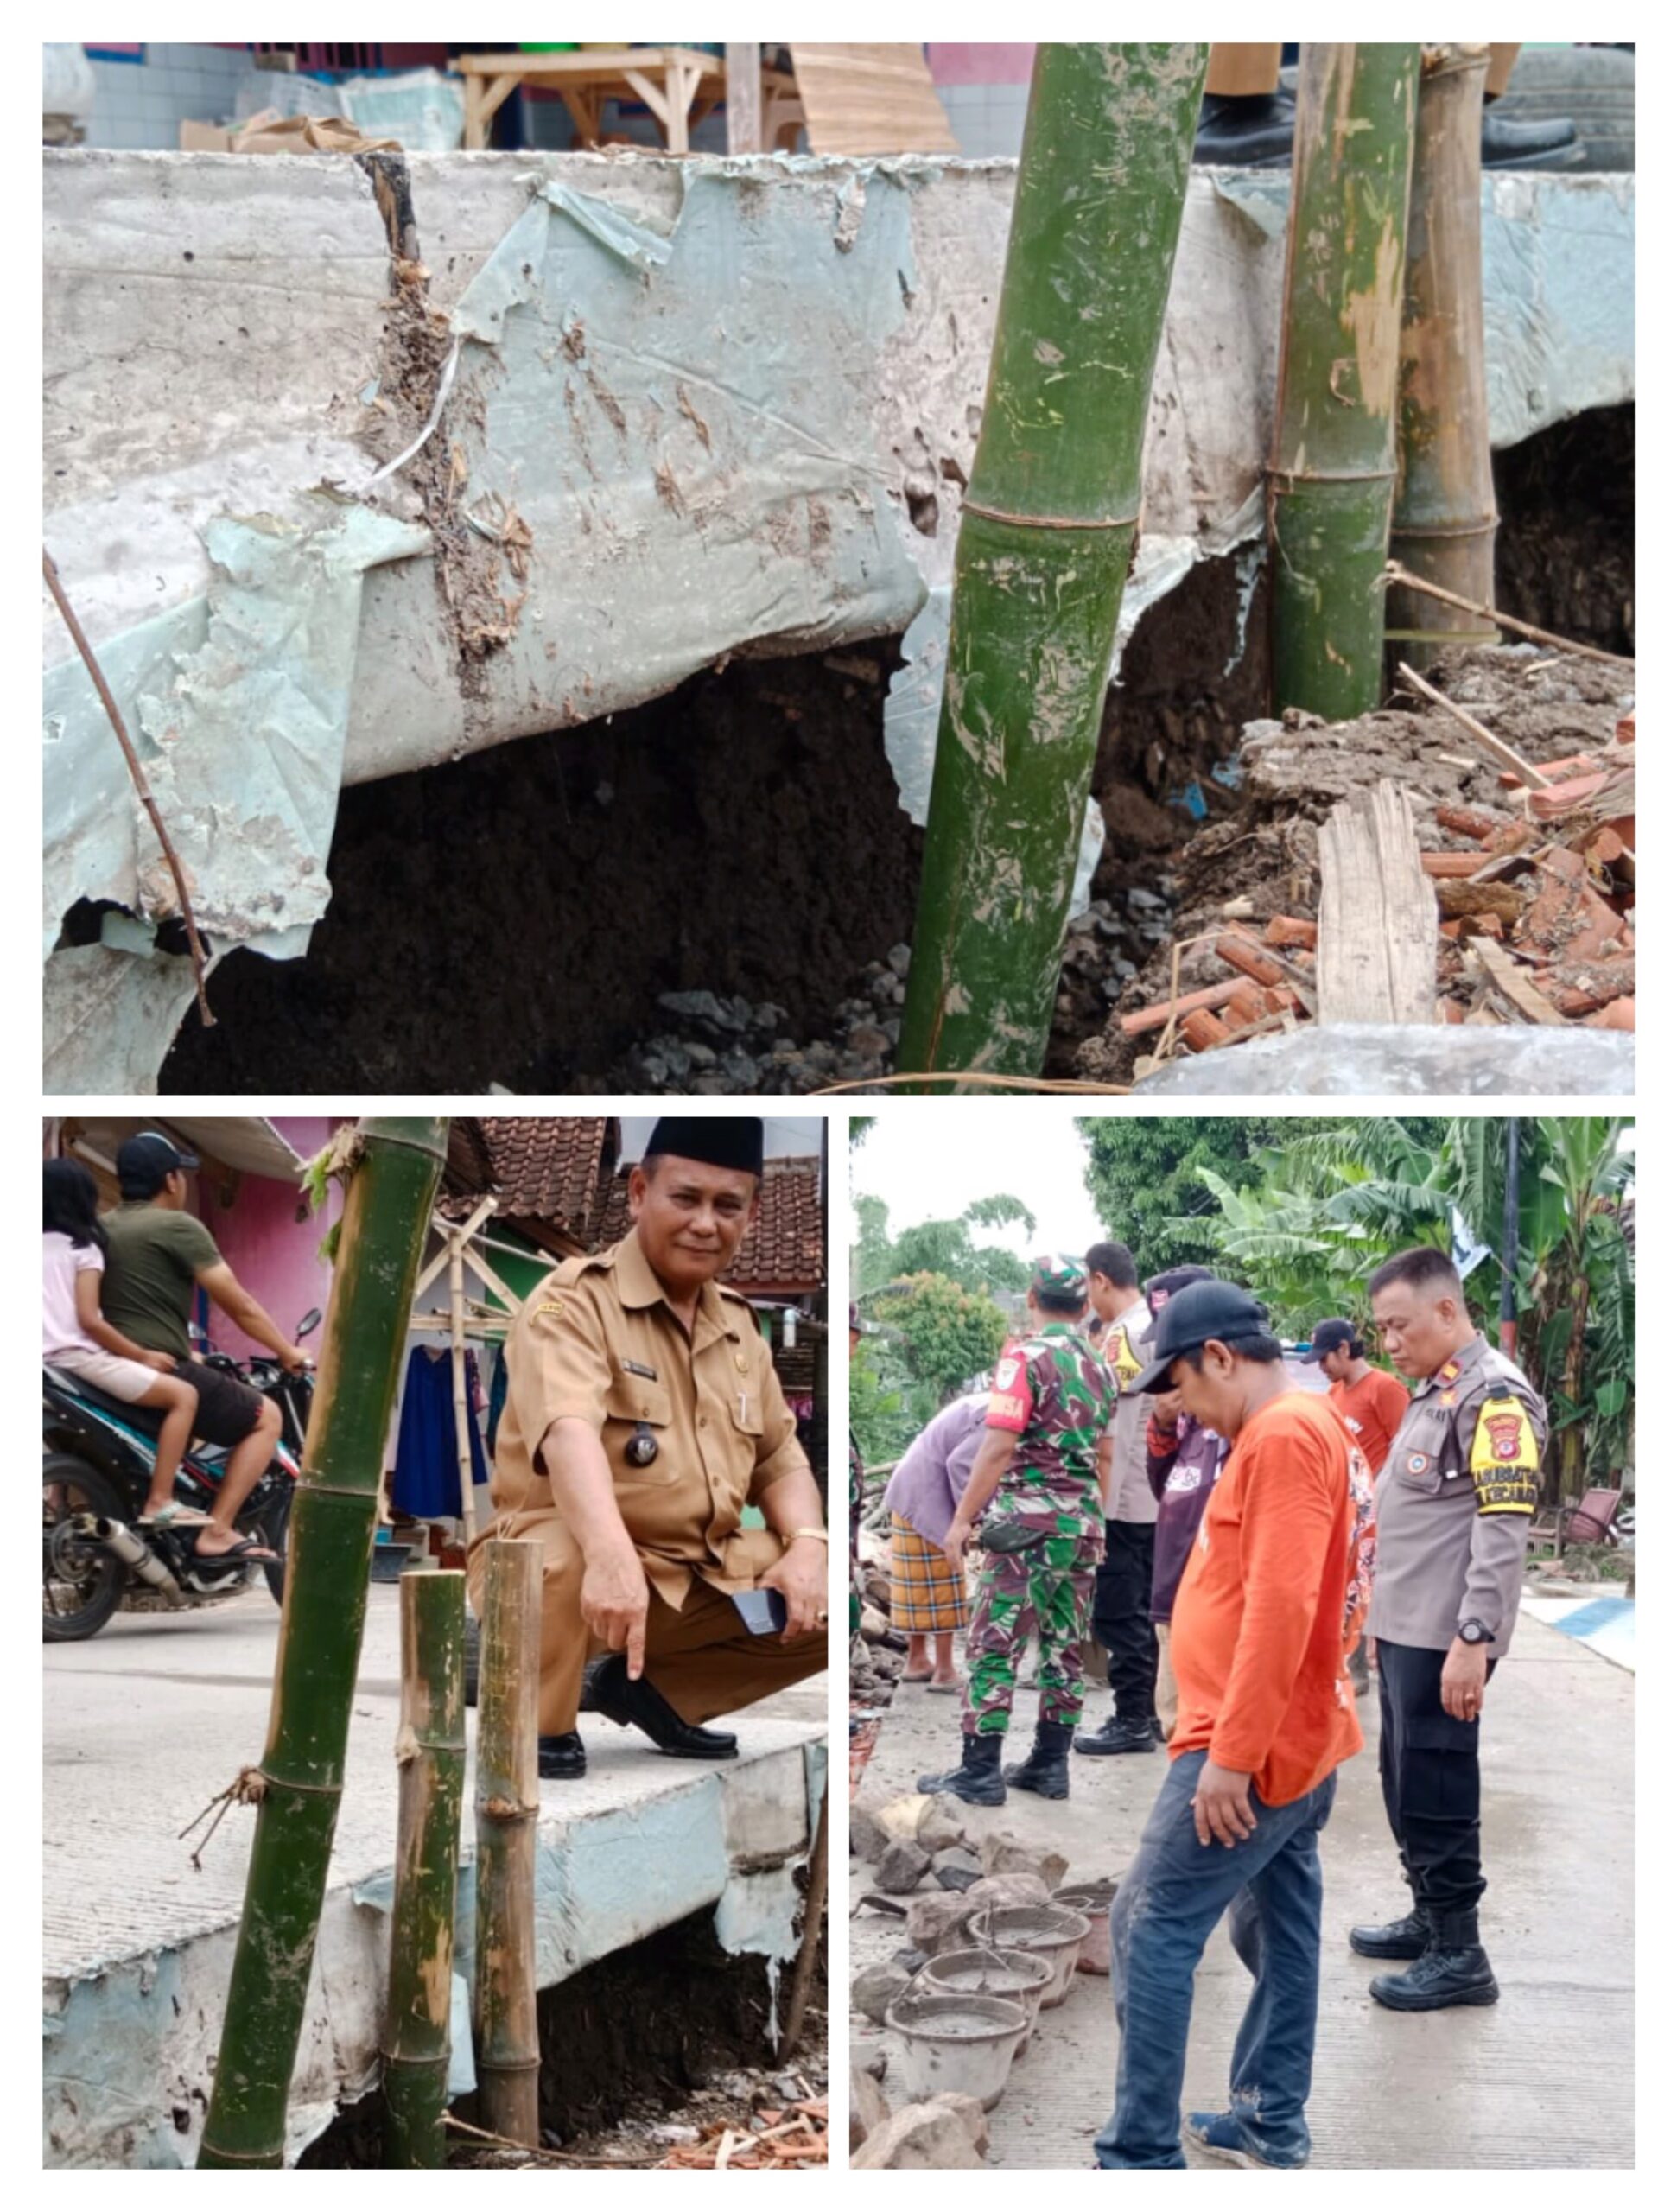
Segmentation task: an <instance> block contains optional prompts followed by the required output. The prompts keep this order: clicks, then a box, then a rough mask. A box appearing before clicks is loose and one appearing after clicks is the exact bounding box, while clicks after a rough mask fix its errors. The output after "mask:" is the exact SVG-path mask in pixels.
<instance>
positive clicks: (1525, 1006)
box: [1462, 937, 1566, 1028]
mask: <svg viewBox="0 0 1677 2212" xmlns="http://www.w3.org/2000/svg"><path fill="white" fill-rule="evenodd" d="M1462 950H1463V951H1464V953H1465V954H1466V955H1467V957H1468V958H1469V959H1471V960H1472V961H1475V962H1477V964H1478V967H1479V969H1480V972H1481V973H1482V974H1483V976H1485V978H1486V980H1487V981H1488V982H1490V986H1491V988H1492V989H1493V990H1494V991H1496V994H1497V995H1498V996H1499V997H1500V998H1503V999H1506V1000H1507V1001H1508V1002H1509V1005H1510V1006H1511V1007H1514V1008H1515V1010H1516V1012H1518V1013H1519V1014H1522V1015H1523V1016H1524V1017H1525V1019H1526V1020H1528V1021H1534V1022H1537V1023H1540V1025H1542V1026H1543V1027H1561V1028H1564V1027H1566V1023H1565V1020H1564V1018H1563V1017H1562V1015H1561V1014H1560V1013H1559V1010H1558V1009H1557V1008H1556V1007H1553V1006H1551V1005H1550V1003H1549V1001H1548V1000H1547V999H1546V998H1545V997H1544V995H1543V994H1542V992H1541V991H1540V990H1539V989H1538V988H1537V986H1536V984H1535V983H1533V982H1528V981H1527V979H1526V977H1525V976H1523V975H1522V974H1521V971H1520V964H1519V963H1518V962H1517V961H1516V960H1515V957H1514V956H1513V955H1512V953H1509V952H1505V951H1504V950H1503V949H1502V946H1501V945H1500V944H1496V941H1495V940H1494V939H1493V938H1486V937H1473V938H1468V940H1467V942H1466V943H1465V944H1464V945H1463V947H1462Z"/></svg>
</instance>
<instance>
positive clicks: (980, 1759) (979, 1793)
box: [914, 1732, 1007, 1805]
mask: <svg viewBox="0 0 1677 2212" xmlns="http://www.w3.org/2000/svg"><path fill="white" fill-rule="evenodd" d="M1004 1741H1005V1738H1003V1737H1002V1736H1000V1735H999V1734H996V1733H994V1732H993V1733H991V1734H989V1735H988V1736H968V1735H965V1734H963V1735H962V1738H961V1764H960V1765H959V1766H957V1767H952V1768H951V1769H950V1771H949V1773H948V1774H923V1775H922V1776H921V1777H920V1779H919V1780H918V1782H917V1783H915V1785H914V1786H915V1788H916V1789H918V1791H919V1792H920V1795H921V1796H923V1797H937V1796H950V1797H958V1798H959V1799H960V1800H961V1802H962V1804H963V1805H1005V1804H1006V1803H1007V1784H1006V1783H1004V1782H1003V1781H1002V1779H1001V1746H1002V1744H1003V1742H1004Z"/></svg>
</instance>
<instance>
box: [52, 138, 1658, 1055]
mask: <svg viewBox="0 0 1677 2212" xmlns="http://www.w3.org/2000/svg"><path fill="white" fill-rule="evenodd" d="M1013 175H1014V168H1013V164H1012V163H1011V162H959V161H942V160H930V159H926V160H895V161H880V162H829V161H814V160H800V159H789V158H785V157H768V156H765V157H759V158H755V159H752V160H748V161H728V160H725V159H721V158H713V159H704V158H700V159H695V160H691V161H689V162H672V161H669V160H664V159H659V158H655V157H645V156H634V157H629V158H624V157H614V156H588V155H570V156H560V155H549V156H534V155H532V156H496V155H478V156H471V155H447V156H412V157H410V159H409V160H408V161H407V162H405V164H404V165H403V183H404V185H405V188H406V192H407V194H409V195H410V207H408V208H404V209H403V220H404V222H407V223H410V228H408V229H406V230H405V231H403V232H401V239H402V243H403V244H404V245H406V247H407V249H408V251H410V252H411V251H418V252H419V253H420V254H421V255H422V257H423V269H422V270H414V269H413V267H412V266H411V265H406V266H398V265H397V262H396V258H395V256H394V254H393V251H392V247H391V232H390V230H389V229H388V228H387V223H386V219H385V216H384V213H381V210H380V206H379V201H378V194H377V193H376V191H375V187H374V180H373V177H372V175H371V174H370V172H369V171H368V170H367V169H365V168H362V167H361V166H359V165H358V164H357V163H355V162H351V161H346V160H341V159H336V158H332V159H325V158H285V157H263V158H257V157H255V156H179V155H167V154H159V155H148V154H132V155H130V154H121V155H113V154H102V153H92V152H73V153H50V154H48V156H46V198H45V207H46V228H45V254H46V279H47V283H46V327H45V368H46V379H45V398H46V429H45V503H46V507H47V520H46V531H47V537H48V544H49V545H50V546H51V548H52V550H53V551H54V556H55V557H56V559H57V561H58V563H59V567H60V573H61V575H62V576H63V580H64V582H65V585H66V588H67V590H68V592H69V594H70V596H71V600H72V602H73V604H74V606H75V607H77V609H78V612H79V614H80V616H81V619H82V620H83V623H84V625H85V626H86V629H87V631H88V633H89V635H90V637H91V638H92V640H93V642H94V644H95V645H96V646H98V648H99V649H100V651H101V654H102V656H103V657H104V658H105V660H106V663H107V666H108V669H109V672H110V674H111V679H112V683H113V688H114V689H115V690H116V693H117V696H118V700H119V702H120V703H121V705H122V706H123V708H124V713H125V714H126V715H128V716H129V717H130V727H131V728H133V729H134V731H135V733H136V736H137V742H138V743H139V744H140V745H141V747H142V750H143V753H145V754H146V756H147V758H148V759H149V761H150V762H151V763H152V764H153V766H154V769H156V770H157V771H159V781H160V783H162V784H163V785H167V787H168V794H169V798H168V803H169V805H170V809H171V813H172V814H178V815H179V816H180V817H181V818H182V820H183V823H184V827H185V829H186V832H187V835H186V839H185V842H187V845H188V847H189V848H190V849H189V852H188V859H189V862H190V865H191V867H192V869H193V874H194V880H195V881H198V882H201V884H202V886H203V888H204V892H205V898H206V909H207V910H209V911H210V912H213V917H214V924H215V927H214V931H213V935H214V939H215V942H216V944H217V945H218V947H219V949H223V950H225V949H226V946H227V945H228V944H232V943H237V942H244V943H247V944H251V945H253V946H254V947H255V948H256V949H257V950H264V951H266V952H268V953H270V954H271V955H272V956H274V957H295V955H296V954H297V953H299V952H300V951H301V950H302V949H303V948H304V946H305V945H306V942H307V932H308V926H309V925H310V922H311V921H312V919H313V918H317V916H318V912H320V911H321V905H322V903H323V901H324V899H325V898H326V897H327V895H329V886H328V885H327V880H326V874H325V868H326V859H327V851H328V849H329V845H330V838H331V829H332V823H333V816H334V813H335V795H336V791H337V789H338V788H339V786H340V784H341V783H343V782H357V781H364V780H368V779H373V778H376V777H379V776H384V775H389V774H394V773H397V772H401V771H403V770H406V769H410V768H414V767H419V766H427V765H429V764H432V763H435V762H437V761H440V760H448V759H450V758H454V757H458V756H459V755H460V754H461V753H465V752H467V751H473V750H477V749H480V748H482V747H487V746H491V745H496V744H500V743H503V742H505V741H508V740H510V739H512V738H515V737H518V736H520V735H524V734H530V733H532V732H535V731H538V730H544V729H550V728H556V727H563V726H565V725H567V724H569V723H575V722H581V721H588V720H590V719H592V718H594V717H595V716H597V715H603V714H609V713H611V712H613V711H615V710H617V709H621V708H625V707H628V706H631V705H633V704H638V703H639V702H641V701H643V700H645V699H647V698H649V697H651V696H656V695H657V693H658V692H660V691H664V690H669V689H670V688H672V687H673V686H674V685H675V684H677V683H680V682H681V681H682V680H683V678H684V677H687V676H689V675H690V674H692V673H694V672H695V671H696V670H698V669H700V668H702V667H704V666H706V665H708V664H711V663H713V662H715V661H717V660H719V659H721V658H723V657H725V656H726V655H728V654H730V653H733V652H753V651H755V652H770V651H780V652H790V651H797V650H801V649H804V648H805V647H812V646H816V645H821V646H831V645H836V644H841V643H842V642H845V641H847V640H849V639H859V638H862V637H866V636H877V635H881V634H888V633H890V632H897V631H901V630H904V629H905V628H906V627H907V626H908V625H909V623H910V622H911V621H912V620H913V618H914V617H915V615H916V614H917V613H918V611H919V610H920V608H921V607H922V605H923V603H924V601H925V598H926V594H927V593H928V591H929V590H931V589H933V588H937V587H938V586H941V585H944V584H947V582H949V579H950V569H951V565H952V560H953V552H954V543H955V537H956V530H957V528H958V523H959V513H960V496H961V492H962V487H963V486H964V483H965V480H966V474H967V471H968V470H969V467H970V466H971V461H972V457H973V451H974V448H975V441H976V435H977V430H978V425H979V420H980V411H981V404H982V399H983V389H984V382H985V378H986V373H987V371H988V355H989V346H990V338H991V334H992V330H993V327H994V315H995V307H996V288H997V285H998V283H999V279H1000V270H1001V265H1002V260H1003V256H1004V251H1005V246H1006V239H1007V222H1008V218H1009V213H1010V208H1011V200H1012V191H1013ZM1285 194H1286V180H1285V178H1280V179H1262V178H1261V179H1244V178H1238V179H1235V180H1232V181H1231V180H1230V179H1229V178H1228V177H1223V178H1217V177H1214V176H1211V175H1204V174H1199V175H1196V176H1195V178H1194V180H1193V182H1192V186H1191V191H1190V196H1189V201H1188V207H1187V211H1186V216H1185V223H1184V227H1183V233H1182V243H1181V248H1180V251H1179V253H1178V260H1177V266H1176V274H1175V280H1174V283H1173V287H1172V296H1171V304H1170V311H1169V315H1168V317H1167V321H1166V334H1165V342H1164V346H1163V348H1162V349H1161V354H1160V359H1159V373H1158V378H1157V382H1156V386H1155V390H1154V393H1153V409H1152V419H1151V428H1150V434H1149V442H1148V451H1147V469H1146V528H1147V542H1144V546H1143V554H1144V556H1145V557H1147V558H1148V559H1150V560H1152V561H1153V563H1154V565H1155V567H1156V568H1158V569H1159V571H1160V573H1161V574H1162V573H1163V571H1164V570H1165V569H1166V568H1169V567H1171V566H1172V565H1175V566H1176V567H1178V568H1180V569H1185V567H1186V566H1187V565H1188V564H1189V563H1191V560H1192V558H1193V557H1195V556H1196V554H1197V552H1200V551H1203V550H1207V549H1208V548H1209V547H1210V546H1211V545H1213V544H1215V545H1216V546H1217V547H1218V548H1219V549H1220V548H1221V547H1223V546H1225V545H1226V544H1227V543H1229V542H1230V540H1231V538H1237V537H1239V536H1240V535H1242V532H1243V531H1244V530H1246V529H1247V528H1248V527H1249V526H1250V524H1251V519H1252V515H1253V512H1254V511H1253V508H1252V495H1253V493H1254V492H1255V488H1256V486H1257V485H1258V482H1259V480H1260V474H1261V463H1262V458H1263V454H1264V449H1265V445H1266V442H1267V424H1268V414H1269V408H1270V400H1271V391H1272V387H1273V382H1274V353H1275V335H1276V326H1277V316H1278V313H1279V298H1280V281H1281V263H1282V258H1283V255H1284V246H1285V241H1284V238H1283V236H1282V229H1283V217H1284V209H1285ZM1486 213H1487V222H1486V276H1487V315H1488V342H1489V347H1490V357H1491V359H1490V367H1491V377H1490V388H1491V395H1492V405H1493V410H1494V423H1493V436H1494V438H1495V440H1496V442H1499V443H1501V442H1512V441H1513V440H1515V439H1517V438H1519V437H1522V436H1525V435H1529V434H1530V433H1531V432H1532V431H1533V430H1534V429H1539V428H1540V427H1542V426H1543V425H1544V424H1545V423H1547V422H1551V421H1553V420H1556V419H1559V417H1560V416H1565V415H1566V414H1568V413H1572V412H1576V411H1578V410H1581V409H1582V408H1585V407H1588V406H1596V405H1602V404H1610V403H1611V402H1614V401H1617V400H1621V399H1623V398H1625V397H1629V395H1630V392H1631V390H1632V374H1631V361H1632V351H1631V247H1632V232H1633V224H1634V182H1633V180H1631V179H1629V178H1628V177H1611V178H1590V177H1586V178H1535V177H1521V178H1512V179H1509V178H1499V179H1493V180H1488V181H1487V184H1486ZM445 355H446V356H447V357H448V359H452V361H453V364H454V378H453V382H452V385H451V386H450V389H449V392H448V402H447V404H446V406H445V408H444V409H443V410H442V413H441V421H440V423H439V426H438V428H437V429H436V431H435V435H434V436H433V438H432V439H431V440H430V442H429V444H428V445H427V446H426V447H425V448H424V449H423V450H422V453H421V454H419V456H418V457H417V458H416V460H415V461H413V462H411V463H410V464H409V465H408V466H407V467H404V468H402V469H398V470H397V471H395V472H393V473H392V474H391V475H389V476H388V477H386V478H384V480H383V481H382V482H381V483H380V484H378V486H373V487H372V488H369V486H370V480H371V479H372V477H373V475H374V473H375V467H376V463H377V461H378V459H379V458H381V457H383V456H385V455H388V454H393V453H394V452H396V451H397V450H398V449H399V448H400V447H401V446H402V445H403V444H405V443H406V442H408V440H409V438H410V435H411V434H412V433H413V432H415V431H416V429H418V428H419V427H420V424H421V423H422V420H423V417H424V415H425V412H426V410H427V409H428V408H429V403H430V400H431V398H432V397H433V395H434V393H435V389H436V372H437V370H438V369H439V368H440V367H441V365H442V362H443V360H444V358H445ZM345 537H351V538H353V539H355V540H356V541H358V543H357V547H356V550H355V552H354V554H353V557H351V558H348V559H346V558H344V557H341V541H342V540H343V539H344V538H345ZM258 568H260V569H263V570H264V574H263V575H262V576H261V577H260V578H257V577H256V575H255V571H256V570H257V569H258ZM43 622H44V627H43V647H44V657H45V662H46V667H47V671H48V673H47V680H46V694H47V697H46V732H45V734H46V739H47V751H46V772H45V782H46V791H47V823H46V859H45V890H46V912H45V913H44V915H43V926H44V933H45V939H46V945H47V948H48V950H49V951H50V948H51V946H52V944H53V943H54V940H55V938H56V935H57V931H58V929H59V926H60V920H61V917H62V915H63V914H64V912H66V911H67V908H68V907H69V906H71V905H72V904H73V903H74V901H75V900H76V899H78V898H81V897H86V898H90V899H106V900H111V901H114V902H116V904H117V905H118V906H120V907H121V908H123V909H125V910H127V911H128V912H130V913H132V914H135V915H137V916H138V917H139V923H140V925H139V926H138V927H136V926H135V925H133V924H130V923H124V921H123V920H122V918H120V917H118V918H114V919H113V920H111V922H110V925H109V926H107V928H106V931H105V943H104V944H102V945H100V946H98V947H84V948H80V951H81V953H82V954H83V956H84V957H82V958H80V959H79V961H75V962H73V963H71V964H70V965H69V966H66V965H65V964H64V963H66V962H67V959H68V956H67V955H63V954H58V955H53V956H52V957H51V959H50V960H49V966H48V1070H49V1077H50V1078H52V1079H54V1081H55V1085H56V1087H58V1088H60V1089H64V1090H78V1089H84V1088H87V1089H100V1090H108V1089H113V1088H116V1087H118V1085H117V1084H116V1083H115V1082H114V1081H113V1080H111V1079H110V1078H112V1077H115V1076H116V1075H117V1074H118V1072H120V1074H121V1075H122V1077H124V1081H125V1083H126V1084H127V1087H130V1088H133V1087H138V1088H149V1087H150V1086H149V1084H147V1083H144V1082H142V1083H141V1084H138V1085H135V1084H133V1082H132V1077H133V1076H134V1075H135V1074H136V1073H139V1074H140V1075H141V1076H143V1075H144V1073H145V1071H146V1069H147V1067H148V1066H149V1068H150V1069H151V1071H153V1079H154V1080H155V1071H156V1067H157V1066H158V1065H161V1062H162V1057H163V1055H164V1052H166V1051H167V1047H168V1041H169V1039H170V1037H171V1036H172V1034H173V1020H172V1018H170V1017H169V1016H168V1014H167V1012H163V1013H162V1014H160V1009H168V1008H170V1007H174V1006H175V1003H176V1001H177V1000H178V998H179V988H178V971H176V970H175V969H173V968H172V966H170V967H168V968H166V967H165V966H164V964H163V956H162V955H156V954H152V953H150V952H149V939H150V934H151V925H152V923H153V922H154V921H156V919H157V918H159V917H162V916H164V915H166V914H167V913H168V910H169V909H168V898H169V894H168V889H167V887H166V886H165V885H164V884H163V883H162V881H161V880H160V879H159V877H158V873H157V868H156V853H155V850H154V849H152V848H151V846H150V843H149V830H147V829H145V828H144V826H143V822H142V819H141V817H139V816H138V813H137V809H136V808H135V806H134V804H133V801H132V798H131V795H130V792H129V790H128V787H127V785H126V780H125V777H124V772H123V769H122V765H121V761H120V758H119V756H118V753H117V752H116V748H115V745H114V741H112V740H111V737H110V735H109V732H108V729H106V728H105V727H104V725H103V721H102V718H101V717H100V715H99V714H98V709H97V705H96V702H94V701H93V699H92V690H91V686H89V685H88V683H87V682H86V677H85V675H84V674H83V672H82V671H81V670H80V668H79V664H76V663H75V662H74V661H73V659H70V658H68V645H67V639H66V637H65V634H64V632H63V629H62V627H61V626H60V623H59V621H58V619H57V617H56V615H55V613H54V612H53V611H52V609H51V607H50V605H44V614H43ZM241 657H242V659H241ZM236 671H237V672H238V680H237V681H236V682H235V681H233V680H232V679H233V678H234V677H235V673H236ZM89 954H91V955H92V956H93V957H92V959H91V960H90V959H88V958H87V957H85V956H86V955H89ZM95 973H96V974H97V979H98V990H99V993H100V999H99V1014H98V1020H97V1021H96V1022H94V1021H90V1020H88V1019H86V1016H85V996H86V982H85V978H86V977H87V976H90V975H92V974H95Z"/></svg>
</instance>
